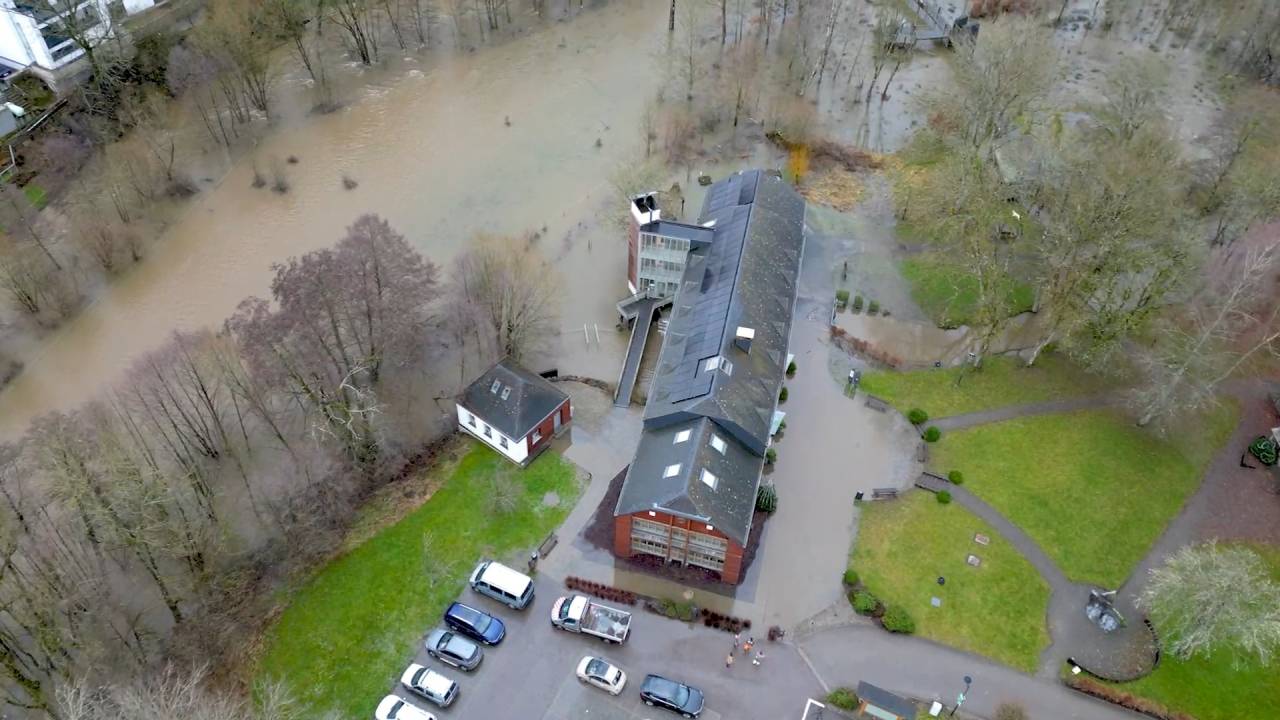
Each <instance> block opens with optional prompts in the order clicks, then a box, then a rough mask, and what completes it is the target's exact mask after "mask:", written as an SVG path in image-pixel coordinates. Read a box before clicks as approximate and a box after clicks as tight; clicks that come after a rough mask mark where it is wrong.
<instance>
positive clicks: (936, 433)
mask: <svg viewBox="0 0 1280 720" xmlns="http://www.w3.org/2000/svg"><path fill="white" fill-rule="evenodd" d="M941 439H942V428H939V427H938V426H937V425H930V426H929V427H927V428H925V431H924V441H925V442H931V443H932V442H938V441H939V440H941Z"/></svg>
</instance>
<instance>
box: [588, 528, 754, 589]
mask: <svg viewBox="0 0 1280 720" xmlns="http://www.w3.org/2000/svg"><path fill="white" fill-rule="evenodd" d="M632 517H633V516H632V515H622V516H620V517H615V518H614V519H613V554H614V555H616V556H618V557H623V558H625V557H631V555H632V552H631V518H632ZM634 517H638V518H642V519H644V520H649V521H650V522H656V523H662V524H663V525H672V526H675V527H678V528H684V529H685V530H689V531H691V532H699V533H702V534H704V535H711V536H713V537H718V538H723V539H724V541H725V543H726V547H725V556H724V569H723V570H722V571H721V573H720V575H721V579H722V580H724V581H725V582H727V583H730V584H737V583H738V582H740V581H741V580H742V578H741V577H740V576H741V574H742V553H743V548H742V546H741V545H739V544H738V543H737V542H735V541H734V540H733V539H732V538H730V537H729V536H727V535H725V534H724V533H722V532H720V531H719V530H716V529H711V530H707V525H706V523H701V522H698V521H696V520H689V519H688V518H682V517H678V516H675V515H671V514H669V513H664V512H661V511H656V510H655V511H653V514H652V515H650V514H649V511H643V512H638V513H635V515H634Z"/></svg>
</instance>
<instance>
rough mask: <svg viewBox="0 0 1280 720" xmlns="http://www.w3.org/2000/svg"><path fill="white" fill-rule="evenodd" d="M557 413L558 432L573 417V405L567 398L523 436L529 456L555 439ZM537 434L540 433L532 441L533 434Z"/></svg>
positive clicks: (562, 430)
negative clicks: (558, 421)
mask: <svg viewBox="0 0 1280 720" xmlns="http://www.w3.org/2000/svg"><path fill="white" fill-rule="evenodd" d="M557 414H559V415H560V430H559V432H564V430H565V428H567V427H569V421H570V420H571V419H573V406H572V405H571V404H570V403H569V401H568V400H567V399H566V400H565V401H564V402H563V403H561V404H560V407H558V408H556V410H555V412H553V413H551V414H550V415H548V416H547V418H546V419H545V420H543V421H542V422H541V423H538V426H537V427H535V428H534V429H533V430H530V431H529V434H528V435H526V436H525V438H524V442H525V446H526V447H528V448H529V457H530V458H532V457H533V456H534V455H537V454H538V453H540V452H542V451H543V450H544V449H545V448H546V447H547V446H548V445H550V444H551V441H552V440H553V439H555V436H556V435H557V431H556V415H557ZM539 434H540V437H539V438H538V440H537V442H534V440H533V437H534V435H539Z"/></svg>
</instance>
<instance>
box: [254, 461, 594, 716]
mask: <svg viewBox="0 0 1280 720" xmlns="http://www.w3.org/2000/svg"><path fill="white" fill-rule="evenodd" d="M466 448H467V451H466V453H465V455H464V456H463V457H462V458H461V459H460V460H459V461H458V462H457V463H454V464H451V465H449V466H447V467H442V468H440V469H438V470H437V472H441V473H447V474H448V477H447V478H446V479H445V480H444V482H443V484H442V485H441V486H440V488H439V489H438V490H437V491H436V493H435V495H434V496H432V497H431V499H430V500H428V501H427V502H426V503H424V504H423V505H422V506H421V507H419V508H418V509H416V510H414V511H413V512H412V513H410V514H409V515H407V516H406V517H405V518H404V519H403V520H401V521H399V522H398V523H396V524H394V525H392V526H390V527H388V528H386V529H385V530H383V531H381V532H380V533H377V534H376V535H374V536H373V537H372V538H371V539H369V540H368V541H367V542H365V543H364V544H362V545H360V546H358V547H356V548H355V549H354V550H352V551H351V552H349V553H347V554H346V555H344V556H342V557H340V558H338V559H337V560H334V561H333V562H332V563H330V564H329V565H327V566H326V567H324V568H323V569H321V570H320V571H319V572H318V573H316V575H315V576H314V577H312V578H311V579H310V580H309V581H308V582H307V583H306V584H305V585H303V586H302V587H301V588H300V589H298V590H297V592H295V593H294V594H293V597H292V598H291V602H290V604H289V606H288V608H287V609H286V610H285V611H284V613H283V614H282V615H281V616H280V619H279V620H278V621H277V622H276V624H275V626H274V627H273V628H271V630H270V631H269V633H268V635H267V638H266V652H265V655H264V657H263V659H262V663H261V665H260V667H259V673H260V674H262V675H264V676H269V677H272V678H276V679H279V680H283V681H285V682H286V684H288V685H289V686H290V687H291V688H292V689H293V690H294V692H296V693H297V694H298V695H299V696H300V697H301V698H302V700H303V701H304V702H305V703H306V705H307V706H308V708H309V710H310V712H308V713H307V715H308V716H309V717H317V716H320V715H322V714H323V713H324V712H327V711H331V710H332V711H336V712H337V715H338V717H344V718H359V717H369V716H370V715H371V714H372V712H373V707H374V706H375V705H376V704H377V702H378V700H379V699H380V698H381V697H382V695H383V694H385V693H386V690H387V688H388V687H389V686H390V685H391V683H392V682H393V680H394V678H395V677H398V675H399V673H400V671H401V670H402V669H403V667H404V665H405V664H406V663H408V662H409V659H410V657H411V656H412V655H413V651H414V644H415V643H416V642H418V640H419V639H420V638H421V636H422V635H423V634H424V633H425V632H426V631H427V630H428V629H430V628H431V627H432V626H433V625H434V624H435V623H436V621H437V620H438V619H439V617H440V614H441V613H442V612H443V611H444V608H445V606H446V605H447V604H448V603H449V602H450V601H452V600H453V599H454V597H456V596H457V594H458V593H459V592H460V591H461V590H462V589H463V587H464V585H465V581H466V576H467V573H469V572H470V570H471V568H472V567H473V566H474V564H475V563H476V562H477V561H478V560H479V559H480V558H481V557H482V556H497V557H502V556H505V555H507V554H509V553H511V552H513V551H515V550H525V549H532V547H533V546H535V545H536V544H537V543H538V542H540V541H541V540H542V539H543V537H544V536H545V535H546V534H547V533H548V532H549V531H550V530H552V529H553V528H555V527H556V526H557V525H559V524H560V522H561V521H563V520H564V517H565V515H566V514H568V512H569V509H570V508H571V507H572V506H573V503H574V500H575V498H576V497H577V495H578V493H579V491H580V488H579V483H578V481H577V476H576V470H575V468H574V467H573V466H572V465H571V464H570V463H568V462H567V461H565V460H564V459H563V458H561V457H560V456H559V455H558V454H555V453H552V452H548V453H544V454H543V455H542V456H541V457H539V458H538V459H537V460H535V461H534V462H533V464H531V465H530V466H529V467H528V468H527V469H525V470H523V471H519V470H514V473H515V479H516V481H517V482H518V484H519V485H520V486H521V487H522V488H523V489H524V492H523V494H522V497H521V499H520V503H519V507H518V508H517V509H516V510H514V511H513V512H511V513H509V514H507V515H501V516H499V515H493V514H491V513H490V512H489V510H488V504H487V503H486V498H487V496H488V495H489V494H490V493H489V478H490V477H492V476H493V473H494V472H495V471H500V470H502V469H506V468H508V467H510V466H509V465H507V461H505V460H503V459H501V458H500V457H499V456H498V454H497V453H495V452H493V451H492V450H489V449H487V448H485V447H484V446H482V445H480V444H479V443H477V442H474V441H471V442H469V443H467V445H466ZM548 492H555V493H556V494H558V496H559V498H560V502H559V503H558V504H557V505H556V506H554V507H548V506H544V505H543V504H542V501H543V496H544V495H545V494H546V493H548ZM426 533H430V534H431V537H432V539H433V545H434V548H435V550H436V552H435V557H437V558H447V560H436V561H434V562H431V561H428V559H427V558H426V557H425V553H424V543H423V537H424V534H426ZM428 574H429V575H430V577H428Z"/></svg>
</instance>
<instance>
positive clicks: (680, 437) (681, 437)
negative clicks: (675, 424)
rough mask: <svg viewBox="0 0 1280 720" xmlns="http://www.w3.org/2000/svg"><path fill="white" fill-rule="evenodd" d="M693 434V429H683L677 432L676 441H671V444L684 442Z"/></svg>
mask: <svg viewBox="0 0 1280 720" xmlns="http://www.w3.org/2000/svg"><path fill="white" fill-rule="evenodd" d="M692 434H693V431H691V430H681V431H680V432H678V433H676V439H675V442H673V443H671V444H672V445H679V444H680V443H682V442H684V441H685V440H688V439H689V436H690V435H692Z"/></svg>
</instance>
